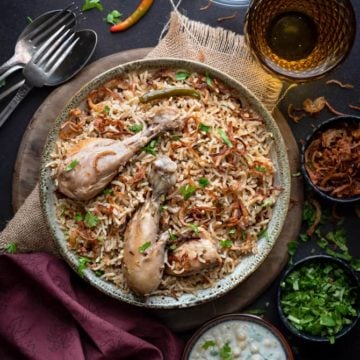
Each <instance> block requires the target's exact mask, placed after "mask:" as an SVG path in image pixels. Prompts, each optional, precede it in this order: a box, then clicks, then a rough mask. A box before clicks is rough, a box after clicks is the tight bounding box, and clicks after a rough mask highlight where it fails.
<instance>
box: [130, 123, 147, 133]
mask: <svg viewBox="0 0 360 360" xmlns="http://www.w3.org/2000/svg"><path fill="white" fill-rule="evenodd" d="M143 128H144V126H143V124H134V125H130V126H129V130H130V131H131V132H133V133H135V134H136V133H138V132H140V131H141V130H142V129H143Z"/></svg>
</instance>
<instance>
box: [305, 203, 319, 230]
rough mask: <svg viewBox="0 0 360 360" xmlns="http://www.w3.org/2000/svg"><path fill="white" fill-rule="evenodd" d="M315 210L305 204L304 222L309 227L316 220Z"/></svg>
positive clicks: (308, 204)
mask: <svg viewBox="0 0 360 360" xmlns="http://www.w3.org/2000/svg"><path fill="white" fill-rule="evenodd" d="M315 213H316V211H315V208H314V207H313V206H312V205H311V204H310V203H309V202H308V201H305V202H304V208H303V220H304V221H305V222H306V223H307V225H308V226H311V225H312V224H313V222H314V220H315V215H316V214H315Z"/></svg>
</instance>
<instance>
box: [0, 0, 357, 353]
mask: <svg viewBox="0 0 360 360" xmlns="http://www.w3.org/2000/svg"><path fill="white" fill-rule="evenodd" d="M68 3H69V2H68V1H64V0H52V1H51V2H48V1H45V0H32V1H21V0H2V1H1V5H2V6H1V13H0V34H1V38H0V44H1V50H0V63H2V62H4V61H5V60H6V59H7V58H8V57H10V55H11V54H12V51H13V48H14V44H15V41H16V38H17V36H18V34H19V33H20V32H21V31H22V29H23V28H24V27H25V26H26V24H27V19H26V17H27V16H30V17H36V16H38V15H39V14H41V13H43V12H45V11H48V10H52V9H56V8H61V7H64V6H66V5H67V4H68ZM75 3H76V4H78V5H81V4H82V3H83V1H82V0H75ZM102 3H103V4H104V7H105V11H104V13H100V12H99V11H98V10H92V11H89V12H86V14H85V16H86V19H85V20H83V21H82V22H81V23H80V26H79V27H80V28H91V29H94V30H95V31H96V32H97V33H98V36H99V43H98V47H97V49H96V51H95V54H94V57H93V59H92V60H96V59H99V58H101V57H103V56H106V55H109V54H112V53H115V52H118V51H124V50H126V49H132V48H138V47H148V46H154V45H156V43H157V41H158V38H159V35H160V33H161V30H162V28H163V26H164V24H165V23H166V22H167V20H168V17H169V12H170V4H169V2H168V1H166V0H157V1H155V3H154V5H153V7H152V8H151V9H150V11H149V13H148V14H147V15H146V16H145V17H144V18H143V19H142V20H141V21H140V22H139V23H138V24H137V25H136V26H134V27H133V28H131V29H129V30H128V31H126V32H124V33H118V34H110V33H109V31H108V26H107V25H106V24H105V23H104V21H103V18H104V17H105V16H106V14H107V12H109V11H111V10H113V9H118V10H120V11H121V12H122V13H123V14H124V15H125V16H126V15H128V14H130V13H131V12H132V11H133V9H134V7H135V4H137V2H135V1H120V0H116V1H115V0H103V1H102ZM206 3H207V1H206V0H193V1H189V0H188V1H186V0H185V1H183V5H182V6H181V7H180V8H181V11H182V12H183V13H184V14H186V15H187V16H189V17H190V18H192V19H196V20H200V21H202V22H205V23H207V24H210V25H212V26H217V25H218V23H217V21H216V19H217V17H219V16H225V15H229V14H232V12H233V10H231V9H227V8H222V7H218V6H215V5H212V6H211V7H210V9H208V10H206V11H199V8H200V7H201V6H203V5H204V4H206ZM353 5H354V7H355V11H356V13H357V15H358V14H359V13H360V3H359V2H355V1H353ZM244 14H245V9H239V10H238V16H237V17H236V19H234V20H231V21H225V22H222V23H221V26H223V27H225V28H227V29H230V30H233V31H235V32H238V33H242V29H243V20H244ZM359 63H360V41H359V34H358V36H357V39H356V41H355V45H354V47H353V49H352V51H351V53H350V56H349V57H348V58H347V59H346V61H345V62H344V63H343V64H342V65H341V66H340V67H339V68H338V69H336V70H335V71H334V72H333V73H331V74H330V75H329V76H328V77H326V78H325V79H322V80H318V81H313V82H311V83H308V84H306V85H301V86H298V87H297V88H295V89H293V90H291V91H290V92H289V93H288V94H287V96H286V98H285V100H283V101H282V102H281V104H280V109H281V110H282V111H283V112H284V114H286V112H287V106H288V104H289V103H293V104H295V106H297V105H301V103H302V101H303V100H304V99H306V98H308V97H309V98H315V97H317V96H326V98H327V99H328V100H329V102H330V103H331V104H332V105H333V106H334V107H335V108H336V109H337V110H339V111H342V112H345V113H349V114H355V115H359V113H357V112H356V111H354V110H350V109H349V108H348V104H349V103H352V104H357V105H359V104H360V95H359V87H360V72H359V70H358V67H359ZM331 78H336V79H338V80H341V81H344V82H350V83H352V84H353V85H355V89H354V90H343V89H340V88H338V87H335V86H326V85H325V81H326V80H327V79H331ZM50 91H51V89H50V88H43V89H35V90H33V91H32V92H31V94H30V95H29V96H28V97H27V98H26V99H25V100H24V101H23V103H22V104H21V105H20V106H19V107H18V109H17V110H16V112H15V113H14V114H13V116H12V117H11V118H10V119H9V120H8V122H7V123H6V124H5V125H4V126H3V128H1V129H0V147H1V152H0V229H2V228H3V227H4V226H5V225H6V222H7V221H9V220H10V218H11V217H12V209H11V183H12V173H13V168H14V163H15V159H16V154H17V149H18V147H19V144H20V141H21V137H22V134H23V133H24V131H25V129H26V126H27V124H28V122H29V121H30V119H31V117H32V115H33V113H34V112H35V111H36V109H37V108H38V106H39V105H40V104H41V102H42V101H43V100H44V99H45V97H46V96H47V95H48V94H49V93H50ZM3 106H4V102H3V103H1V104H0V109H2V108H3ZM332 116H333V115H332V114H331V113H329V112H328V111H327V110H326V111H323V112H322V113H321V114H320V115H319V116H317V117H315V118H312V119H309V118H306V119H303V120H302V121H301V122H300V124H294V123H292V122H291V120H289V121H290V124H291V127H292V130H293V131H294V133H295V136H296V138H297V139H298V140H300V139H302V138H304V137H305V136H306V134H308V133H309V132H310V131H311V124H316V123H318V122H321V121H323V120H325V119H328V118H330V117H332ZM339 212H340V213H342V214H344V215H346V220H345V222H344V226H345V228H346V229H347V233H348V242H349V247H350V251H351V253H352V254H353V255H354V256H358V257H359V256H360V235H359V234H360V223H359V220H358V218H356V216H355V213H354V211H353V208H351V207H350V208H343V209H339ZM294 240H295V239H294ZM313 249H315V253H319V252H320V250H319V248H318V247H317V245H316V244H314V243H312V242H309V243H306V244H301V246H300V248H299V251H298V253H297V255H296V258H302V257H304V256H306V255H309V254H310V253H311V252H312V251H313ZM277 287H278V283H277V282H275V283H274V284H272V285H271V287H270V288H269V290H268V291H267V292H266V293H265V294H264V295H263V296H262V297H260V298H259V299H258V301H257V302H256V303H255V304H254V305H253V306H252V307H253V308H263V307H264V308H266V315H265V318H267V319H268V320H270V321H271V322H273V323H274V324H275V325H276V326H278V327H279V328H280V330H282V331H284V334H285V335H286V337H287V338H288V339H289V341H290V343H291V345H292V347H293V350H294V353H295V356H296V359H299V360H312V359H319V358H321V359H327V360H329V359H334V360H338V359H347V360H355V359H358V358H359V354H360V325H359V324H358V326H357V327H356V328H355V329H354V331H353V332H352V333H351V334H349V335H348V336H347V337H346V338H344V339H343V340H341V341H339V342H338V343H337V344H336V345H333V346H330V345H327V346H318V345H313V344H307V343H304V342H302V341H299V340H297V339H294V338H292V337H291V336H290V335H289V334H288V333H287V332H286V331H285V329H284V327H283V326H282V324H281V323H280V319H279V317H278V314H277V312H276V306H275V294H276V289H277ZM189 335H191V334H183V335H182V336H183V337H184V338H187V337H188V336H189Z"/></svg>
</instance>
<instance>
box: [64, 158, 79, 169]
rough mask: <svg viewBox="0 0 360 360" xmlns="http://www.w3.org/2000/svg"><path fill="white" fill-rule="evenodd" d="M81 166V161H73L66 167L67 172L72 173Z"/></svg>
mask: <svg viewBox="0 0 360 360" xmlns="http://www.w3.org/2000/svg"><path fill="white" fill-rule="evenodd" d="M79 164H80V162H79V160H76V159H75V160H73V161H71V162H70V164H68V165H67V166H66V167H65V171H66V172H68V171H71V170H73V169H75V167H76V166H78V165H79Z"/></svg>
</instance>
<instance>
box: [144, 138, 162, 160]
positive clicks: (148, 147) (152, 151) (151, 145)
mask: <svg viewBox="0 0 360 360" xmlns="http://www.w3.org/2000/svg"><path fill="white" fill-rule="evenodd" d="M157 143H158V141H157V140H155V139H154V140H151V141H150V143H149V144H147V145H146V146H144V147H143V150H144V151H145V152H146V153H148V154H151V155H153V156H155V155H156V151H157V149H156V146H157Z"/></svg>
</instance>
